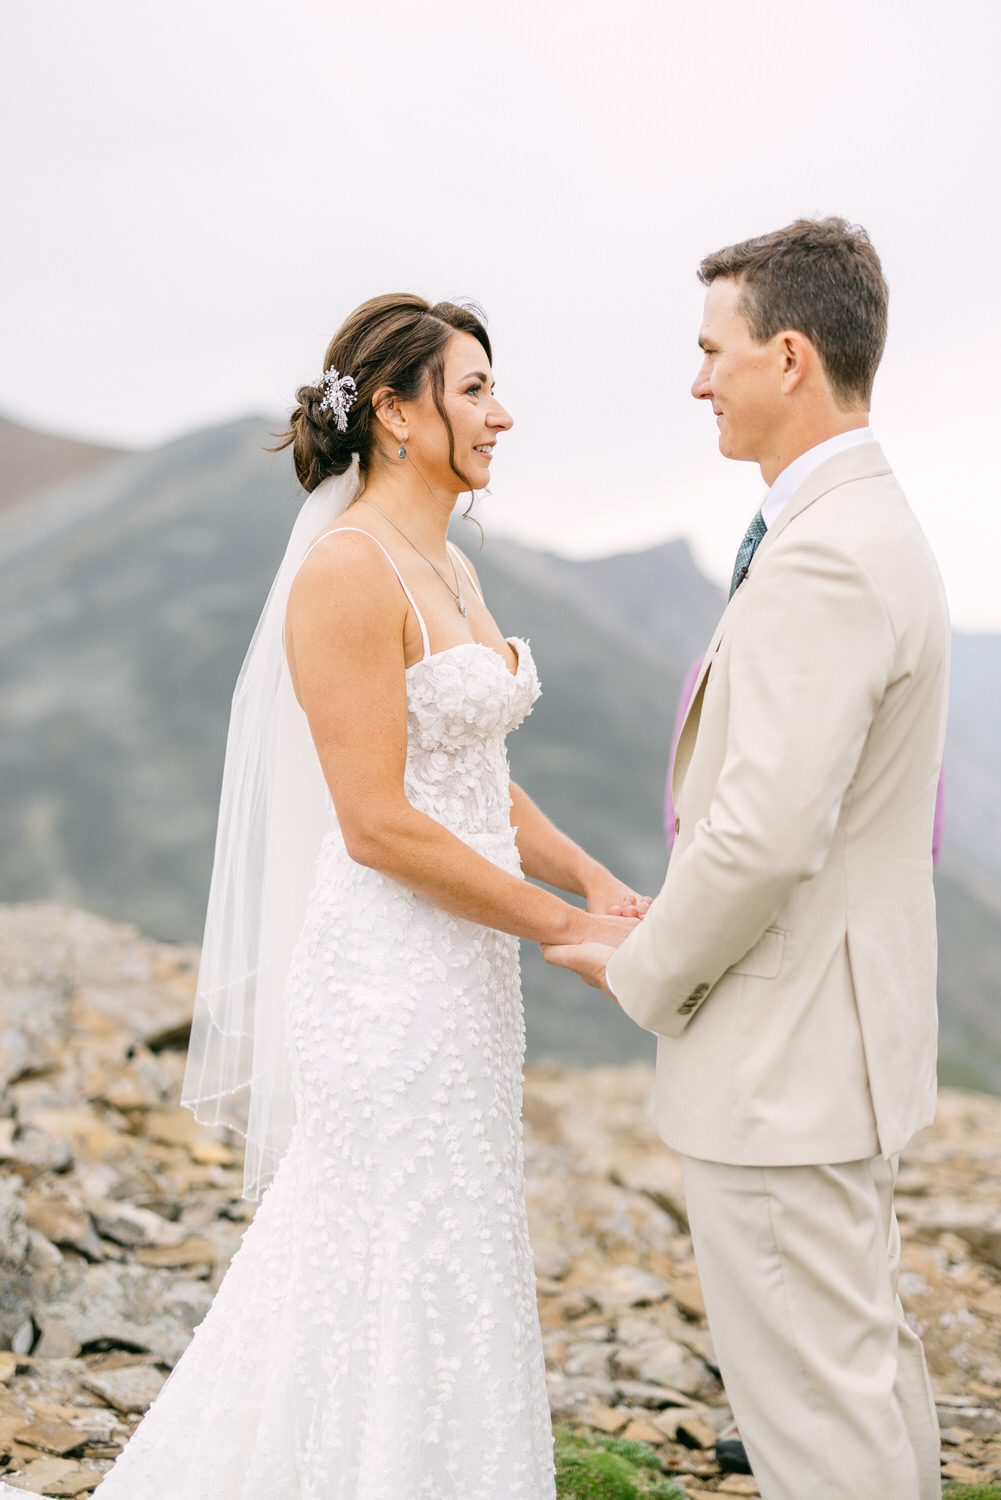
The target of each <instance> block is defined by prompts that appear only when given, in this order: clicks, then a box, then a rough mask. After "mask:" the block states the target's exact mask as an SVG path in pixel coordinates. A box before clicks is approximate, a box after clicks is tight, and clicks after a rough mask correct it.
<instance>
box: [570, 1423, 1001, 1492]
mask: <svg viewBox="0 0 1001 1500" xmlns="http://www.w3.org/2000/svg"><path fill="white" fill-rule="evenodd" d="M555 1434H556V1446H555V1450H554V1451H555V1457H556V1494H557V1496H558V1500H684V1493H685V1492H684V1490H681V1489H679V1488H678V1486H677V1485H676V1484H673V1483H672V1482H671V1481H670V1480H669V1479H666V1478H665V1477H664V1475H663V1474H662V1473H661V1468H660V1459H659V1458H658V1457H657V1454H656V1452H655V1451H654V1449H653V1448H651V1447H650V1446H649V1444H648V1443H632V1442H629V1441H627V1440H626V1439H625V1438H610V1437H604V1436H603V1435H602V1434H601V1433H598V1432H571V1431H570V1429H569V1428H568V1427H557V1428H556V1429H555ZM999 1500H1001V1497H999Z"/></svg>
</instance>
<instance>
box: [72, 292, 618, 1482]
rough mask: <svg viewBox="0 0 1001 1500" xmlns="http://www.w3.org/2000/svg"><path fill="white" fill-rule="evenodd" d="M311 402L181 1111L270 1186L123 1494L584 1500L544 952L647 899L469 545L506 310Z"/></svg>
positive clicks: (400, 346) (375, 366) (223, 840)
mask: <svg viewBox="0 0 1001 1500" xmlns="http://www.w3.org/2000/svg"><path fill="white" fill-rule="evenodd" d="M298 400H299V405H298V406H297V407H296V409H295V411H294V412H293V414H292V417H291V423H290V426H289V429H288V431H287V432H286V433H285V434H283V436H282V439H281V441H280V443H279V446H287V445H291V446H292V448H293V453H294V458H295V467H296V472H297V474H298V476H299V479H300V480H301V482H302V484H303V486H304V488H305V489H306V490H307V491H309V498H308V499H307V501H306V503H305V505H304V506H303V510H302V513H301V514H300V517H299V519H298V521H297V523H296V526H295V528H294V530H293V533H292V539H291V541H290V543H289V550H288V552H287V554H286V558H285V561H284V563H283V564H282V568H281V570H280V571H279V574H278V577H277V579H276V582H275V586H274V588H273V590H272V593H271V596H270V597H269V601H268V604H267V605H266V607H265V611H264V614H263V615H262V618H261V622H260V624H259V626H258V629H257V633H256V635H255V637H254V641H253V643H252V645H251V649H250V653H249V654H248V657H247V661H246V662H245V664H244V668H243V672H242V673H241V677H240V680H239V683H238V685H237V689H236V693H235V695H234V703H233V718H232V722H231V726H230V736H229V741H228V745H227V757H226V771H225V777H224V784H223V799H222V808H221V812H220V823H219V835H218V841H217V846H216V861H215V867H214V871H213V877H212V892H211V896H210V900H209V911H208V920H207V925H206V938H205V947H204V953H203V961H202V968H201V972H200V975H199V998H198V1003H197V1009H196V1016H195V1025H194V1028H193V1032H192V1045H191V1052H190V1056H189V1061H188V1071H187V1075H186V1079H185V1093H184V1098H185V1102H186V1103H188V1104H190V1105H191V1106H192V1107H193V1108H194V1109H195V1110H196V1113H197V1114H198V1116H199V1118H200V1119H202V1120H205V1121H212V1122H221V1121H226V1122H229V1123H231V1124H233V1125H235V1126H236V1127H237V1128H239V1129H240V1130H241V1131H243V1133H245V1134H246V1136H247V1184H246V1190H247V1191H248V1192H249V1193H250V1194H251V1195H256V1194H257V1192H259V1191H260V1189H261V1188H262V1187H264V1186H265V1185H266V1184H267V1183H268V1181H269V1179H270V1178H272V1176H273V1181H272V1182H271V1183H270V1186H268V1187H267V1191H266V1193H265V1194H264V1197H263V1200H262V1202H261V1204H260V1207H259V1209H258V1212H257V1215H256V1218H255V1219H254V1221H253V1223H252V1225H251V1227H250V1229H249V1231H248V1232H247V1234H246V1236H245V1238H244V1241H243V1244H242V1246H241V1248H240V1250H239V1251H238V1253H237V1255H236V1256H235V1257H234V1260H233V1262H232V1265H231V1267H230V1270H229V1271H228V1273H227V1275H226V1278H225V1280H224V1281H223V1284H222V1286H221V1288H220V1290H219V1293H218V1295H217V1297H216V1299H215V1302H214V1303H213V1306H212V1308H211V1310H210V1312H209V1314H208V1316H207V1317H206V1319H205V1321H204V1322H203V1323H202V1325H201V1326H200V1328H199V1329H198V1330H197V1332H196V1333H195V1336H194V1339H193V1341H192V1343H191V1345H190V1347H189V1349H188V1351H187V1353H186V1354H185V1355H184V1357H183V1359H182V1360H181V1361H180V1363H179V1364H178V1366H177V1368H176V1369H175V1370H174V1372H173V1374H172V1375H171V1377H170V1379H169V1380H168V1382H167V1384H166V1385H165V1387H164V1389H163V1392H162V1394H161V1395H160V1397H159V1399H158V1400H157V1402H156V1403H155V1404H154V1406H153V1407H152V1408H151V1410H150V1411H149V1413H148V1414H147V1416H146V1417H145V1419H144V1420H143V1422H142V1423H141V1424H140V1426H139V1427H138V1429H137V1430H136V1433H135V1434H134V1436H133V1438H132V1440H131V1441H130V1443H129V1444H128V1446H127V1447H126V1449H125V1450H124V1452H123V1453H122V1454H121V1456H120V1457H119V1459H118V1461H117V1463H116V1464H115V1465H114V1467H113V1468H112V1469H111V1470H110V1472H109V1473H108V1475H107V1476H106V1478H105V1479H104V1481H103V1482H102V1484H101V1486H100V1488H99V1493H100V1495H101V1500H119V1497H121V1500H422V1497H423V1500H552V1496H553V1494H554V1487H553V1463H552V1436H551V1430H550V1423H549V1409H548V1404H547V1400H546V1387H545V1379H544V1369H543V1358H542V1347H541V1339H540V1334H539V1326H538V1320H537V1315H536V1309H535V1286H534V1277H533V1273H532V1260H531V1251H530V1247H529V1242H528V1235H527V1229H526V1216H525V1205H524V1182H523V1165H522V1154H521V1069H522V1062H523V1053H524V1022H523V1016H522V1007H521V994H520V988H519V975H518V942H517V940H518V938H531V939H533V940H536V941H540V942H545V943H578V942H583V941H586V940H589V939H594V940H597V941H606V942H607V941H613V940H618V939H619V938H620V936H621V934H622V931H623V930H624V929H626V928H627V927H631V924H632V923H633V922H634V921H635V920H637V919H638V918H639V917H640V916H641V915H642V913H643V911H644V909H645V905H646V903H645V901H643V900H639V899H638V898H637V897H636V895H635V893H633V892H631V891H629V890H628V889H626V888H625V887H624V886H623V885H622V884H621V882H619V881H617V880H615V879H614V878H613V877H612V875H611V874H610V873H609V872H608V870H606V869H604V868H603V867H602V866H601V865H600V864H598V863H597V862H596V861H595V860H593V859H591V858H590V857H589V856H588V855H586V854H585V853H584V851H583V850H582V849H580V848H579V847H578V846H577V845H576V844H574V843H573V842H572V841H571V840H570V839H569V838H567V837H566V836H565V835H564V834H562V833H560V832H559V831H558V830H557V829H556V828H555V827H554V826H553V825H552V823H550V822H549V821H548V820H547V819H546V818H545V817H544V816H543V814H542V813H541V812H540V811H539V809H538V808H537V807H536V806H535V805H534V803H533V802H532V801H531V799H530V798H529V797H528V796H526V794H525V793H524V792H523V791H521V790H520V789H519V788H518V787H517V786H515V785H514V784H513V783H511V782H510V781H509V775H508V768H507V758H506V752H505V736H506V734H507V733H508V732H509V731H510V730H511V729H513V728H514V727H515V726H516V725H517V724H518V723H519V722H520V721H521V719H523V718H524V716H525V715H526V714H527V713H528V712H529V711H530V710H531V708H532V705H533V703H534V701H535V699H536V698H537V696H538V693H539V687H538V682H537V679H536V674H535V668H534V666H533V663H532V657H531V653H530V651H529V648H528V644H527V642H525V641H522V640H517V639H511V640H505V639H504V638H503V637H502V636H501V634H500V632H499V630H498V629H497V626H496V624H495V623H494V621H493V619H492V618H491V616H490V614H489V612H488V610H487V608H486V605H485V604H484V602H483V599H482V597H481V595H480V590H479V585H478V583H477V580H476V575H475V573H474V571H473V569H472V567H471V566H470V564H469V562H468V561H467V560H466V559H465V557H464V556H463V555H462V554H461V553H460V552H459V551H458V550H457V549H456V548H455V547H453V546H452V545H451V544H450V543H448V542H447V540H446V530H447V527H448V522H449V517H450V516H451V514H452V511H453V508H454V506H455V503H456V499H457V497H458V495H459V493H460V491H461V490H463V489H478V488H481V487H482V486H484V485H485V484H486V483H487V480H488V477H489V473H490V464H491V460H492V457H493V453H494V447H495V444H496V443H497V440H498V438H499V437H500V435H501V433H503V432H506V431H507V429H508V428H509V427H510V426H511V418H510V417H509V416H508V414H507V412H506V411H505V410H504V408H503V407H502V406H501V405H500V404H499V402H498V401H497V399H496V397H495V395H494V391H493V381H492V375H491V351H490V342H489V339H488V337H487V334H486V331H485V329H484V327H483V325H482V323H481V321H480V319H479V318H478V317H477V316H476V315H475V313H474V312H472V311H470V310H468V309H466V308H464V307H458V306H454V305H452V304H450V303H440V304H438V305H437V306H435V307H431V306H429V305H428V303H426V302H424V301H423V300H422V299H421V298H419V297H414V296H403V295H400V296H386V297H377V298H374V299H373V300H372V301H369V302H366V303H364V304H363V305H362V306H361V307H359V308H358V309H357V310H356V311H355V312H354V313H352V315H351V316H350V317H349V318H348V320H347V322H346V323H345V324H344V326H343V327H342V328H341V329H340V331H339V332H338V333H337V334H336V335H335V337H334V339H333V341H332V343H331V345H330V347H329V349H328V351H327V355H326V360H325V370H324V374H323V376H322V378H321V380H320V381H319V383H318V384H317V385H315V386H306V387H304V388H303V389H301V390H300V391H299V393H298ZM523 872H524V874H527V875H530V876H532V877H534V878H535V879H538V880H542V881H545V882H546V883H547V884H548V885H549V886H555V887H558V888H560V889H562V890H564V891H567V892H572V893H574V894H575V895H578V896H583V897H585V898H586V900H587V910H586V911H584V910H582V909H581V908H579V907H577V906H575V905H573V904H571V903H569V902H566V901H563V900H562V899H561V898H560V897H558V896H557V895H555V894H554V893H553V892H552V891H547V890H543V889H542V888H541V887H539V886H537V885H530V884H528V883H526V882H525V880H524V879H523V878H522V874H523Z"/></svg>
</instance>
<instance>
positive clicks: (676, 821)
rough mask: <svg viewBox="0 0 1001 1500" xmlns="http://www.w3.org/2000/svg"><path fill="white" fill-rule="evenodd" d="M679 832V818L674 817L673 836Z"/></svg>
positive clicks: (676, 835)
mask: <svg viewBox="0 0 1001 1500" xmlns="http://www.w3.org/2000/svg"><path fill="white" fill-rule="evenodd" d="M680 832H681V819H680V818H675V820H674V836H675V838H677V837H678V834H679V833H680Z"/></svg>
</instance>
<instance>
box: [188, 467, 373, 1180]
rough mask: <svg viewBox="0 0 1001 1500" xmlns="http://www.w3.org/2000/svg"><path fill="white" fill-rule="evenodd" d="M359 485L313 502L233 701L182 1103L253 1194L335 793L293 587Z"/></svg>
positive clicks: (264, 1155)
mask: <svg viewBox="0 0 1001 1500" xmlns="http://www.w3.org/2000/svg"><path fill="white" fill-rule="evenodd" d="M360 489H361V480H360V477H359V471H358V459H357V455H356V456H355V459H354V462H353V463H352V466H351V468H350V469H349V470H348V471H347V473H345V474H342V475H339V476H338V477H336V478H330V479H325V480H324V481H323V482H322V483H321V484H319V485H318V486H317V488H316V489H315V490H313V492H312V494H311V495H309V497H308V498H307V500H306V501H305V503H304V505H303V507H302V509H301V511H300V512H299V515H298V517H297V519H296V522H295V525H294V526H293V528H292V535H291V537H290V538H289V544H288V548H287V549H286V552H285V557H284V559H283V560H282V564H281V567H280V568H279V569H278V573H277V576H276V578H275V581H274V583H273V584H272V587H271V592H270V593H269V595H268V598H267V603H266V604H265V606H264V610H263V612H262V614H261V618H260V620H259V621H258V624H257V629H256V630H255V632H254V635H253V639H252V640H251V643H250V648H249V650H248V652H247V656H246V660H245V661H244V663H243V667H242V669H241V671H240V676H239V678H238V679H237V684H236V689H235V691H234V693H233V709H232V715H231V718H230V723H229V735H228V738H227V741H226V761H225V767H224V770H223V781H222V797H221V801H220V806H219V828H218V832H217V834H216V846H215V861H214V864H213V867H212V884H211V887H210V890H209V902H208V910H207V913H206V919H205V939H204V943H203V947H202V961H201V968H200V969H199V973H198V991H197V996H196V999H195V1012H194V1020H193V1023H192V1027H191V1043H190V1047H189V1050H188V1062H187V1068H186V1070H185V1074H184V1088H183V1092H182V1095H181V1100H182V1103H184V1104H186V1105H187V1106H188V1108H189V1109H192V1110H193V1111H194V1113H195V1116H196V1118H197V1119H198V1120H200V1121H201V1122H202V1123H203V1124H206V1125H218V1124H226V1125H230V1126H232V1127H233V1128H234V1129H236V1130H238V1131H239V1132H240V1133H241V1134H243V1135H245V1136H246V1138H247V1154H246V1165H245V1168H244V1184H243V1191H244V1195H245V1196H246V1197H252V1198H256V1197H258V1196H259V1194H260V1193H261V1191H262V1189H263V1188H264V1187H265V1186H266V1185H267V1183H268V1181H269V1180H270V1178H271V1176H272V1175H273V1173H274V1170H275V1168H276V1167H277V1165H278V1162H279V1160H280V1158H281V1155H282V1153H283V1151H284V1150H285V1147H286V1146H287V1145H288V1142H289V1139H290V1136H291V1131H292V1125H293V1119H294V1113H293V1103H292V1094H291V1081H290V1075H289V1062H288V1049H287V1044H286V1035H285V1007H284V992H285V981H286V977H287V974H288V967H289V961H290V959H291V956H292V950H293V948H294V947H295V943H296V940H297V938H298V936H299V931H300V928H301V926H302V920H303V915H304V913H305V909H306V900H307V897H308V896H309V891H310V887H311V884H312V879H313V871H314V867H315V864H316V857H317V854H318V853H319V848H320V844H321V842H322V840H323V836H324V833H325V832H326V831H327V829H328V828H329V826H330V820H329V812H328V798H327V789H326V785H325V782H324V779H323V773H322V771H321V769H320V763H319V761H318V759H317V756H316V751H315V750H314V748H313V742H312V739H311V738H310V733H309V727H308V725H307V722H306V716H305V714H304V713H303V711H302V709H301V708H300V707H299V704H298V702H297V701H296V698H295V694H294V692H293V689H292V681H291V678H290V676H289V671H288V665H287V663H286V659H285V647H284V625H285V609H286V606H287V603H288V596H289V591H290V589H291V587H292V580H293V578H294V577H295V575H296V573H297V572H298V570H299V567H300V566H301V564H302V560H303V558H304V557H305V555H306V553H307V552H308V550H309V547H310V545H311V543H312V542H313V541H314V540H315V539H316V537H317V536H319V534H320V533H321V532H322V531H325V530H326V529H327V527H328V526H330V525H331V523H332V522H333V521H334V520H336V518H337V517H338V516H339V515H341V514H342V513H343V512H344V511H345V510H346V509H347V507H348V506H349V505H350V504H351V502H352V500H354V499H355V498H356V496H357V495H358V493H359V491H360Z"/></svg>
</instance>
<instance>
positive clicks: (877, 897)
mask: <svg viewBox="0 0 1001 1500" xmlns="http://www.w3.org/2000/svg"><path fill="white" fill-rule="evenodd" d="M948 659H949V623H948V614H947V609H946V602H945V594H944V591H943V588H942V582H941V579H940V576H939V572H938V569H937V567H936V565H935V561H934V558H933V557H932V554H931V551H930V549H929V547H928V544H927V542H926V541H925V538H924V536H923V534H922V532H921V530H920V528H919V526H918V524H917V521H916V520H915V518H914V516H913V514H912V512H911V510H910V509H909V507H908V505H907V502H906V500H905V499H904V496H903V494H902V492H901V490H900V487H899V485H898V484H897V482H896V480H895V479H894V477H893V473H892V471H891V469H890V466H889V464H888V463H887V461H886V459H885V457H884V456H883V453H882V450H881V449H880V447H879V445H878V444H877V443H866V444H863V445H861V446H859V447H856V448H853V449H851V450H849V451H848V452H844V453H840V454H837V455H835V456H834V457H833V458H830V459H828V460H827V461H826V462H825V463H823V464H822V465H820V467H819V468H817V469H816V470H815V471H814V472H813V473H812V474H811V475H810V476H809V477H808V478H807V479H806V481H805V482H804V484H803V485H802V486H801V487H800V489H799V490H798V491H797V492H796V494H795V495H794V496H793V497H792V499H791V500H790V501H789V503H788V505H787V506H786V507H785V509H784V510H783V511H782V513H781V515H780V516H779V518H778V520H777V521H776V522H775V524H774V526H773V527H772V528H771V529H770V530H769V531H768V532H767V534H766V536H765V537H764V539H763V541H762V542H761V545H760V546H759V548H758V550H757V552H756V554H755V556H754V560H753V562H752V564H751V568H750V572H749V574H748V576H747V579H746V581H745V582H744V583H743V584H742V585H741V587H740V588H739V589H738V590H737V592H736V594H735V595H734V596H733V598H732V600H731V601H730V603H729V604H728V605H727V608H726V610H725V611H724V613H723V617H722V619H721V620H720V623H719V625H718V626H717V629H716V633H715V635H714V636H713V639H712V641H711V642H710V646H709V650H708V652H707V655H706V659H705V662H704V664H703V668H702V675H701V677H700V679H699V681H698V682H697V683H696V687H695V692H694V695H693V698H692V703H691V707H690V709H689V712H688V716H687V718H686V720H685V723H684V726H683V728H682V731H681V737H680V740H679V742H678V750H677V757H676V761H675V772H674V783H673V792H674V801H675V808H676V809H677V813H678V821H679V830H678V834H677V838H676V841H675V845H674V850H673V853H672V857H671V862H670V865H669V868H668V872H667V878H666V880H665V883H664V887H663V889H662V890H661V892H660V894H659V895H658V896H657V898H656V900H655V901H654V903H653V906H652V907H651V909H650V912H649V914H648V915H647V917H646V919H645V921H644V922H643V923H642V925H641V926H640V927H639V928H638V929H637V931H636V932H635V933H633V934H632V935H631V936H630V937H629V938H628V939H627V941H626V942H625V943H624V944H623V945H622V947H621V948H619V949H618V951H617V952H616V954H615V955H614V956H613V958H612V960H611V962H610V964H609V966H608V977H609V982H610V984H611V986H612V988H613V990H614V991H615V994H616V996H617V997H618V999H619V1002H620V1004H621V1005H622V1008H623V1010H625V1011H626V1012H627V1014H628V1015H630V1016H631V1017H632V1018H633V1020H635V1021H636V1022H638V1023H639V1025H640V1026H643V1027H646V1028H647V1029H648V1030H650V1031H655V1032H657V1033H658V1034H659V1037H660V1040H659V1043H658V1051H657V1098H656V1113H657V1124H658V1127H659V1129H660V1132H661V1134H662V1135H663V1137H664V1139H665V1140H666V1141H667V1142H668V1143H669V1144H670V1145H672V1146H674V1147H675V1148H676V1149H677V1150H679V1151H682V1152H684V1153H685V1154H686V1155H689V1156H695V1157H700V1158H703V1159H705V1160H708V1161H719V1162H730V1163H734V1164H737V1165H741V1164H746V1165H761V1166H773V1165H801V1164H806V1163H818V1162H838V1161H852V1160H857V1159H860V1158H862V1157H867V1156H875V1155H878V1154H879V1153H881V1152H882V1153H884V1154H886V1155H890V1154H892V1153H893V1152H896V1151H899V1150H900V1149H901V1147H902V1146H903V1145H904V1144H905V1143H906V1142H907V1140H908V1139H909V1138H910V1137H911V1135H912V1134H913V1133H914V1131H915V1130H917V1129H918V1128H919V1127H921V1126H922V1125H925V1124H927V1123H928V1122H929V1121H930V1119H931V1118H932V1113H933V1110H934V1102H935V1060H936V1042H937V1015H936V995H935V980H936V959H937V949H936V932H935V901H934V895H933V890H932V865H931V844H932V822H933V818H934V809H935V792H936V785H937V781H938V775H939V767H940V764H941V759H942V746H943V741H944V737H945V718H946V700H947V692H948Z"/></svg>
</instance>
